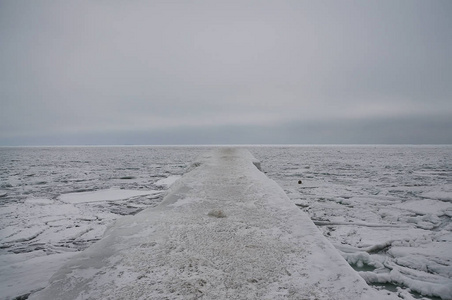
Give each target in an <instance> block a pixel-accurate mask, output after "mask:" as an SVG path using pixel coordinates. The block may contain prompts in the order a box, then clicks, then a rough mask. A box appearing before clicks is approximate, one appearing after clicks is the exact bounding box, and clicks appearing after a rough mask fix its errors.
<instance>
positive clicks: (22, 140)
mask: <svg viewBox="0 0 452 300" xmlns="http://www.w3.org/2000/svg"><path fill="white" fill-rule="evenodd" d="M0 101H1V107H0V145H58V144H63V145H66V144H212V143H213V144H229V143H233V144H236V143H244V144H253V143H265V144H271V143H288V144H298V143H302V144H305V143H308V144H316V143H335V144H337V143H415V144H418V143H452V1H450V0H445V1H435V0H432V1H424V0H421V1H415V0H409V1H403V0H399V1H393V0H390V1H389V0H388V1H384V0H383V1H380V0H379V1H301V0H294V1H281V0H275V1H265V0H264V1H246V0H241V1H182V0H181V1H107V0H93V1H41V0H36V1H25V0H24V1H21V0H10V1H8V0H0Z"/></svg>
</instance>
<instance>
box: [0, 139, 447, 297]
mask: <svg viewBox="0 0 452 300" xmlns="http://www.w3.org/2000/svg"><path fill="white" fill-rule="evenodd" d="M247 148H249V149H250V151H251V152H252V153H253V155H254V156H255V157H257V158H259V160H260V161H262V166H263V167H262V169H263V171H265V173H267V175H268V176H269V177H270V178H271V179H274V180H276V181H277V183H278V184H279V185H280V186H281V187H282V188H283V189H284V191H285V192H286V194H287V195H288V196H289V198H290V199H291V201H292V202H293V203H295V204H296V205H298V207H299V209H301V210H303V211H305V212H306V213H308V214H309V216H310V217H311V219H313V220H314V222H315V223H316V224H317V226H318V228H319V230H321V231H322V232H323V234H324V236H325V237H326V238H327V239H328V240H329V241H330V242H331V243H332V244H333V245H334V246H335V247H336V249H337V250H338V251H339V252H340V253H341V254H342V256H343V257H344V258H346V259H347V261H348V262H349V263H350V265H351V266H353V268H355V270H356V271H357V272H361V275H362V277H364V278H365V279H366V280H367V281H368V283H369V284H371V285H372V287H373V288H377V289H383V291H385V292H388V293H391V294H392V295H394V296H395V297H397V298H399V299H410V300H412V299H415V298H416V299H436V298H435V297H432V296H427V295H438V293H441V295H443V299H452V296H451V295H450V292H447V290H444V287H449V286H452V284H451V279H452V275H451V274H452V271H451V270H452V259H451V257H450V253H452V234H451V232H452V222H451V217H452V202H451V199H452V182H451V180H450V179H451V178H452V177H451V175H452V166H451V164H450V161H452V147H450V146H426V147H424V146H290V147H285V146H278V147H259V146H255V147H247ZM206 150H208V149H206V147H74V148H70V147H65V148H46V147H41V148H33V149H29V148H12V149H9V148H8V149H5V148H0V160H1V161H2V163H1V165H0V168H1V172H0V217H1V221H0V234H1V235H0V244H1V247H0V299H14V298H15V297H17V296H21V295H26V294H29V293H30V292H31V291H32V290H36V289H40V288H42V287H43V286H45V285H46V282H47V279H48V278H50V276H51V275H52V274H53V273H54V272H55V270H57V269H59V268H60V266H61V265H62V264H64V262H65V261H66V260H67V259H66V258H69V257H72V256H73V255H75V254H77V253H78V252H79V251H80V250H83V249H85V248H86V247H88V246H89V245H91V244H92V243H94V242H95V241H97V240H98V239H99V238H100V237H101V236H102V235H103V232H104V231H105V229H106V227H107V226H108V225H109V224H111V223H112V222H114V220H116V219H117V218H120V217H121V216H123V215H130V214H135V213H136V212H138V211H140V210H142V209H144V208H146V207H152V206H155V205H157V204H158V203H160V202H161V199H162V193H163V192H164V190H165V189H166V188H168V186H170V185H171V183H172V182H174V180H175V179H177V177H178V176H179V175H181V174H183V172H184V170H186V168H187V164H188V163H189V162H191V161H193V160H194V159H195V158H196V157H197V156H198V155H199V154H200V153H203V152H204V151H206ZM299 179H302V180H303V184H297V182H298V180H299ZM115 187H117V188H120V190H121V191H127V190H131V191H140V192H146V191H158V193H157V194H149V195H147V196H146V195H141V196H136V197H131V198H128V199H125V198H124V199H121V200H114V199H109V198H108V197H107V198H106V199H104V200H105V201H104V200H102V199H101V198H102V197H104V196H108V193H110V192H111V191H112V189H115ZM62 195H68V196H70V197H72V196H71V195H74V197H76V196H80V197H81V196H83V197H81V198H79V200H81V201H74V202H73V203H64V202H63V201H61V200H64V197H66V196H63V197H61V196H62ZM123 195H124V194H123ZM101 196H102V197H101ZM125 196H126V197H127V195H125ZM99 197H100V198H99ZM74 200H75V199H74ZM93 200H102V201H93ZM220 215H221V214H220ZM13 239H15V240H16V242H13ZM4 241H6V243H4ZM8 241H9V242H8ZM365 273H367V274H365ZM390 273H392V274H390ZM418 293H421V294H423V296H421V295H420V294H418Z"/></svg>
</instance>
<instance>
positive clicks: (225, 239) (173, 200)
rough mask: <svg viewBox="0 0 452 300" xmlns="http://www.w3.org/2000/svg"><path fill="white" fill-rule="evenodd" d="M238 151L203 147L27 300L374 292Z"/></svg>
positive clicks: (357, 295) (366, 295) (365, 295)
mask: <svg viewBox="0 0 452 300" xmlns="http://www.w3.org/2000/svg"><path fill="white" fill-rule="evenodd" d="M253 162H255V160H254V159H253V158H252V156H251V154H250V153H249V152H247V151H245V150H238V149H220V150H216V151H214V152H211V153H208V154H206V155H205V156H204V157H203V158H202V159H201V160H200V161H198V162H197V163H195V166H194V168H192V169H191V171H190V172H188V173H187V174H185V175H184V176H183V177H182V178H181V179H180V180H179V181H177V182H176V183H175V184H174V185H173V186H172V187H171V189H170V192H169V194H168V195H167V196H166V197H165V199H164V201H163V202H162V203H161V204H160V205H159V206H157V207H155V208H149V209H146V210H144V211H142V212H141V213H139V214H137V215H136V216H130V217H124V218H121V219H119V220H118V221H117V222H116V224H115V225H114V226H113V227H111V228H110V229H108V231H107V232H106V234H105V237H104V238H103V239H102V240H101V241H99V242H98V243H96V244H94V245H93V246H91V247H90V248H88V249H87V250H85V251H84V252H82V253H81V254H79V255H77V256H75V257H74V258H73V259H72V260H71V261H70V263H69V264H67V265H66V266H65V267H64V268H62V269H60V271H58V272H57V273H56V274H55V275H54V276H53V277H52V279H51V284H50V285H49V286H48V287H47V288H46V289H44V290H43V291H41V292H38V293H36V294H33V295H32V296H31V298H30V299H50V298H58V299H74V298H77V297H82V298H113V299H140V297H148V298H152V299H164V298H172V299H186V298H187V297H188V298H190V297H206V298H209V299H214V298H218V299H226V298H227V299H232V298H234V299H235V298H247V299H267V298H268V299H283V298H311V297H315V298H317V299H327V298H328V299H332V298H334V299H375V298H376V297H377V298H379V299H383V298H388V299H391V297H389V296H387V295H385V293H383V292H380V293H378V292H377V291H375V290H373V289H371V288H369V287H368V286H367V284H366V283H365V282H364V280H363V279H362V278H361V277H360V276H359V275H358V274H357V273H356V272H355V271H353V269H352V268H351V267H350V266H349V265H348V264H347V263H346V262H345V260H344V259H343V258H342V257H341V256H340V255H339V253H338V252H337V251H336V249H334V247H332V246H331V244H330V243H329V242H328V241H327V240H326V239H325V238H324V237H323V235H322V234H321V233H320V231H319V230H318V229H317V228H316V227H315V225H314V224H313V223H312V221H311V220H310V219H309V217H308V216H307V215H306V214H304V213H303V212H301V211H300V210H299V209H298V208H297V207H296V206H295V205H294V204H293V203H291V202H290V200H289V199H288V198H287V196H286V195H285V193H284V192H283V190H282V189H281V188H280V187H279V186H278V185H277V184H276V183H275V182H274V181H272V180H270V179H268V177H266V176H265V175H264V174H263V173H262V172H261V171H259V170H258V169H257V168H256V165H255V164H253Z"/></svg>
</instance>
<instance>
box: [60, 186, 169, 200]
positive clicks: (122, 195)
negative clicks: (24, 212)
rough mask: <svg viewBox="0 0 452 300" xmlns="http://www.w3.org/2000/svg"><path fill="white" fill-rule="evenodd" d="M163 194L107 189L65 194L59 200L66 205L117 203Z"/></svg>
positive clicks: (152, 191)
mask: <svg viewBox="0 0 452 300" xmlns="http://www.w3.org/2000/svg"><path fill="white" fill-rule="evenodd" d="M158 193H161V192H160V191H154V190H149V191H142V190H139V191H136V190H121V189H116V188H112V189H107V190H99V191H94V192H81V193H69V194H63V195H61V196H60V197H59V199H60V200H61V201H63V202H65V203H72V204H77V203H88V202H100V201H117V200H124V199H128V198H132V197H136V196H144V195H154V194H158Z"/></svg>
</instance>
